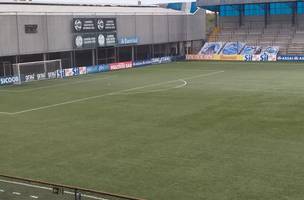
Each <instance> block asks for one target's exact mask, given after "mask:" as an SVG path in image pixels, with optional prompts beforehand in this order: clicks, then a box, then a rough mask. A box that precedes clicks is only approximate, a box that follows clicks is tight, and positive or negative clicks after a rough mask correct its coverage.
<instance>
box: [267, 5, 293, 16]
mask: <svg viewBox="0 0 304 200" xmlns="http://www.w3.org/2000/svg"><path fill="white" fill-rule="evenodd" d="M270 14H271V15H284V14H285V15H286V14H292V3H271V4H270Z"/></svg>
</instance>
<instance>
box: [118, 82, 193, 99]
mask: <svg viewBox="0 0 304 200" xmlns="http://www.w3.org/2000/svg"><path fill="white" fill-rule="evenodd" d="M178 81H180V82H183V83H182V84H180V85H177V86H174V87H170V88H164V89H158V90H147V91H143V92H125V93H124V92H122V93H121V94H122V95H123V94H124V95H133V94H147V93H154V92H164V91H168V90H172V89H179V88H182V87H185V86H186V85H188V82H187V81H185V80H183V79H180V80H178ZM176 82H177V81H176Z"/></svg>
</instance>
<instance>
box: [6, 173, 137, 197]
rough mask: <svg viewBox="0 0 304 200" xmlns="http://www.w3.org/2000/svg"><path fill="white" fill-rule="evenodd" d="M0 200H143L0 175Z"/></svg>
mask: <svg viewBox="0 0 304 200" xmlns="http://www.w3.org/2000/svg"><path fill="white" fill-rule="evenodd" d="M0 199H1V200H35V199H38V200H39V199H41V200H143V199H140V198H136V197H130V196H124V195H119V194H113V193H108V192H100V191H95V190H90V189H84V188H80V187H73V186H68V185H61V184H55V183H48V182H44V181H38V180H31V179H25V178H19V177H12V176H7V175H2V174H0Z"/></svg>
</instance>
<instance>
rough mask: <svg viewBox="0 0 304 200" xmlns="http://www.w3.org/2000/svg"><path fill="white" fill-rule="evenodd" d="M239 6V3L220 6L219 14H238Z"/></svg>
mask: <svg viewBox="0 0 304 200" xmlns="http://www.w3.org/2000/svg"><path fill="white" fill-rule="evenodd" d="M239 15H240V6H239V5H224V6H220V16H223V17H224V16H239Z"/></svg>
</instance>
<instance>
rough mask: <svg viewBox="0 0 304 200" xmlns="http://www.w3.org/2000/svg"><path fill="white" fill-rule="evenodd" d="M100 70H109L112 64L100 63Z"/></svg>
mask: <svg viewBox="0 0 304 200" xmlns="http://www.w3.org/2000/svg"><path fill="white" fill-rule="evenodd" d="M98 71H99V72H108V71H110V65H106V64H104V65H98Z"/></svg>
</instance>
